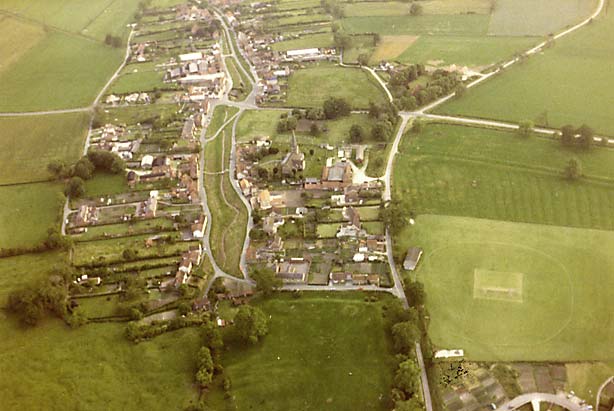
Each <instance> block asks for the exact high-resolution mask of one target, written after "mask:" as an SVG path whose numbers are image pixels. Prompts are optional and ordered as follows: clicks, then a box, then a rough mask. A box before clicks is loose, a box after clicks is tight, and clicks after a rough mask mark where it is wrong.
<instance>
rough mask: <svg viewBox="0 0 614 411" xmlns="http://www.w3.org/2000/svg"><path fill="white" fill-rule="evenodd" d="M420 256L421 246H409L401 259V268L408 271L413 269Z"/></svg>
mask: <svg viewBox="0 0 614 411" xmlns="http://www.w3.org/2000/svg"><path fill="white" fill-rule="evenodd" d="M420 257H422V248H420V247H410V248H409V249H408V250H407V255H406V256H405V260H404V261H403V268H404V269H405V270H408V271H414V270H415V269H416V266H417V265H418V262H419V261H420Z"/></svg>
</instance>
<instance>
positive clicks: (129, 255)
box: [122, 248, 139, 261]
mask: <svg viewBox="0 0 614 411" xmlns="http://www.w3.org/2000/svg"><path fill="white" fill-rule="evenodd" d="M138 255H139V252H138V251H137V250H136V249H134V248H126V249H125V250H124V251H123V252H122V257H124V260H126V261H133V260H136V259H137V257H138Z"/></svg>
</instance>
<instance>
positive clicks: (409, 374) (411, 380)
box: [394, 359, 420, 396]
mask: <svg viewBox="0 0 614 411" xmlns="http://www.w3.org/2000/svg"><path fill="white" fill-rule="evenodd" d="M419 376H420V369H419V368H418V366H417V365H416V363H415V361H414V360H413V359H408V360H405V361H403V362H402V363H401V364H399V368H398V370H397V372H396V374H395V376H394V386H395V387H397V388H398V389H400V390H402V391H404V392H405V393H406V394H407V396H411V395H413V394H414V393H415V392H416V391H417V390H418V378H419Z"/></svg>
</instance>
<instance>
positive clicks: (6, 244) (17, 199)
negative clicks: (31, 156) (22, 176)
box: [0, 183, 64, 248]
mask: <svg viewBox="0 0 614 411" xmlns="http://www.w3.org/2000/svg"><path fill="white" fill-rule="evenodd" d="M62 189H63V186H62V185H61V184H56V183H36V184H21V185H15V186H0V248H13V247H28V246H34V245H38V244H40V243H41V242H42V241H43V240H45V239H46V238H47V229H49V228H50V227H59V220H60V218H61V214H60V213H61V209H62V205H63V201H64V200H63V197H64V196H63V195H62Z"/></svg>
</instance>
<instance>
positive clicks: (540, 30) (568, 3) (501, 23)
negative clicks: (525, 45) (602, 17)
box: [488, 0, 597, 36]
mask: <svg viewBox="0 0 614 411" xmlns="http://www.w3.org/2000/svg"><path fill="white" fill-rule="evenodd" d="M596 6H597V1H595V0H497V3H496V5H495V7H494V11H493V13H492V16H491V18H490V25H489V26H488V34H490V35H495V36H545V35H548V34H550V33H555V32H557V31H559V30H561V29H563V28H565V27H567V26H571V25H572V24H574V23H578V22H579V21H581V20H582V19H583V18H586V17H587V16H589V15H590V14H591V13H592V12H593V10H594V9H595V7H596Z"/></svg>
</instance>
